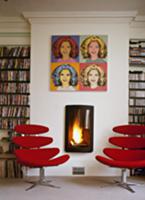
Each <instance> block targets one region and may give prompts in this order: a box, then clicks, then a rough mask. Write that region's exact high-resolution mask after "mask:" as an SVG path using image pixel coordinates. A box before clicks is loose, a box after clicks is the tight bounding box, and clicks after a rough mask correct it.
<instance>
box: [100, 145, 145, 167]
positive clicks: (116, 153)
mask: <svg viewBox="0 0 145 200" xmlns="http://www.w3.org/2000/svg"><path fill="white" fill-rule="evenodd" d="M103 152H104V154H105V155H107V156H108V157H110V158H112V159H114V160H118V161H124V162H126V161H137V162H138V161H139V160H145V150H123V149H115V148H105V149H103ZM144 167H145V166H144Z"/></svg>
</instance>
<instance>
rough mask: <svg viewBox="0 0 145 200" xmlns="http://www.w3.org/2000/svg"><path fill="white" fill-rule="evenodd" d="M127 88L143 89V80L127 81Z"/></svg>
mask: <svg viewBox="0 0 145 200" xmlns="http://www.w3.org/2000/svg"><path fill="white" fill-rule="evenodd" d="M129 89H144V90H145V82H129Z"/></svg>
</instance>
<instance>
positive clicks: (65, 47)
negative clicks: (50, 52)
mask: <svg viewBox="0 0 145 200" xmlns="http://www.w3.org/2000/svg"><path fill="white" fill-rule="evenodd" d="M70 52H71V45H70V43H69V42H68V41H64V42H62V44H61V46H60V53H61V54H62V57H66V56H69V55H70Z"/></svg>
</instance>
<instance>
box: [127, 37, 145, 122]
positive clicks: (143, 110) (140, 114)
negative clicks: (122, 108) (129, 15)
mask: <svg viewBox="0 0 145 200" xmlns="http://www.w3.org/2000/svg"><path fill="white" fill-rule="evenodd" d="M129 69H130V70H129V123H130V124H145V39H144V40H143V39H131V40H130V42H129Z"/></svg>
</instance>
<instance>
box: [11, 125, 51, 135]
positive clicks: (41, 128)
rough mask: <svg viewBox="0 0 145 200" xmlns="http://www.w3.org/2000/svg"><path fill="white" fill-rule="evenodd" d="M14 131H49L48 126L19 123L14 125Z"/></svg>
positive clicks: (31, 132) (40, 132) (33, 132)
mask: <svg viewBox="0 0 145 200" xmlns="http://www.w3.org/2000/svg"><path fill="white" fill-rule="evenodd" d="M14 131H15V132H17V133H20V134H27V135H28V134H42V133H46V132H48V131H49V128H48V127H46V126H42V125H36V124H21V125H16V126H15V128H14Z"/></svg>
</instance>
